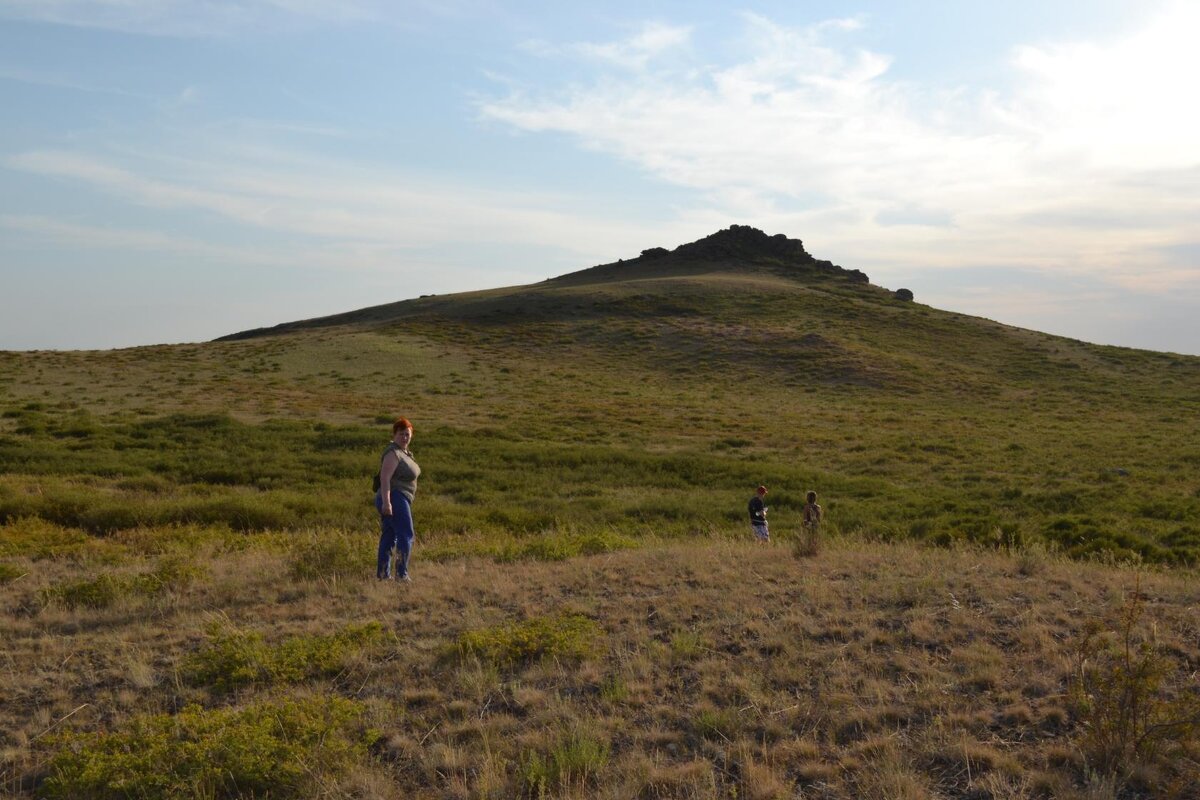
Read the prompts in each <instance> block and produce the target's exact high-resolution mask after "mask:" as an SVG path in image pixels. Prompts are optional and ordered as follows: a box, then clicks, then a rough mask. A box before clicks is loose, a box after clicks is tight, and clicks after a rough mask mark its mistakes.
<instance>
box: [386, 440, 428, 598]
mask: <svg viewBox="0 0 1200 800" xmlns="http://www.w3.org/2000/svg"><path fill="white" fill-rule="evenodd" d="M412 436H413V426H412V423H411V422H409V421H408V420H406V419H405V418H404V417H399V418H398V419H397V420H396V421H395V422H393V423H392V441H391V443H390V444H388V446H387V447H386V448H385V449H384V451H383V456H382V458H380V460H379V491H378V492H377V493H376V495H375V507H376V508H377V509H379V517H380V528H381V529H382V532H381V533H380V536H379V555H378V559H377V561H376V563H375V577H376V578H379V579H380V580H387V579H388V578H390V577H392V576H393V575H395V578H396V580H398V581H408V580H411V578H409V577H408V557H409V555H410V554H411V553H412V545H413V539H414V538H416V534H415V533H414V531H413V521H412V501H413V497H414V496H415V495H416V493H417V478H419V477H420V476H421V468H420V467H419V466H417V462H416V461H415V460H413V456H412V453H410V452H409V450H408V445H409V443H410V442H411V441H412ZM393 547H394V548H396V550H397V551H399V559H398V560H397V562H396V564H395V569H393V567H392V548H393Z"/></svg>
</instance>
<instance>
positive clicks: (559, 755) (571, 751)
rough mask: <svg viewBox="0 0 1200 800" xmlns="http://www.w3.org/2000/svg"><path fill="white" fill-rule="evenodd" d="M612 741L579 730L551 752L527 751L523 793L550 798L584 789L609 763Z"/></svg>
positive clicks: (522, 773) (522, 774) (522, 767)
mask: <svg viewBox="0 0 1200 800" xmlns="http://www.w3.org/2000/svg"><path fill="white" fill-rule="evenodd" d="M609 751H610V747H609V744H608V742H606V741H603V740H601V739H598V738H595V737H593V736H591V735H589V734H585V733H581V732H579V731H576V732H574V733H570V734H567V735H565V736H563V737H562V738H560V739H559V740H558V741H557V742H555V743H554V745H553V746H552V747H550V748H549V750H548V751H547V752H540V751H537V750H527V751H525V752H524V753H523V754H522V755H521V760H520V779H521V789H522V794H524V795H527V796H529V797H538V798H541V797H546V796H547V794H548V793H550V792H564V791H568V790H570V789H571V788H572V787H576V786H578V787H582V786H584V785H585V784H587V783H588V782H589V781H592V780H594V779H595V778H596V776H597V775H599V773H600V770H602V769H603V768H604V767H605V766H606V765H607V764H608V757H609Z"/></svg>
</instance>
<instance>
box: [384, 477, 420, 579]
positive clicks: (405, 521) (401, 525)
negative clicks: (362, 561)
mask: <svg viewBox="0 0 1200 800" xmlns="http://www.w3.org/2000/svg"><path fill="white" fill-rule="evenodd" d="M375 508H376V510H378V511H379V515H380V516H379V520H380V526H379V527H380V529H381V532H380V534H379V555H378V557H377V559H376V561H375V577H376V578H390V577H392V548H393V547H394V548H396V549H397V550H398V551H399V552H400V558H399V560H398V561H397V562H396V570H395V575H396V577H397V578H403V577H404V576H405V575H407V574H408V556H409V554H410V553H412V543H413V537H414V536H415V534H414V532H413V521H412V506H411V505H410V504H409V502H408V498H407V497H405V496H404V495H403V494H401V493H400V492H392V515H391V516H390V517H385V516H383V496H382V495H379V494H377V495H375Z"/></svg>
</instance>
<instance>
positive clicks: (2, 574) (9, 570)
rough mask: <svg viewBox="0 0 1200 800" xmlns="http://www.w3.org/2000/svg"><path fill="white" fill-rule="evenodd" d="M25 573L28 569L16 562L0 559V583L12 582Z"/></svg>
mask: <svg viewBox="0 0 1200 800" xmlns="http://www.w3.org/2000/svg"><path fill="white" fill-rule="evenodd" d="M25 573H26V570H23V569H21V568H20V567H18V566H17V565H16V564H9V563H7V562H4V561H0V585H3V584H5V583H12V582H13V581H15V580H16V579H17V578H20V577H21V576H22V575H24V574H25Z"/></svg>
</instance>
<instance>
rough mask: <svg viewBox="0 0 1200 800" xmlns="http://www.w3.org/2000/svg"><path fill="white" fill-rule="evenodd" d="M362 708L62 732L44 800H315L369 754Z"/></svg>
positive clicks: (160, 720)
mask: <svg viewBox="0 0 1200 800" xmlns="http://www.w3.org/2000/svg"><path fill="white" fill-rule="evenodd" d="M360 714H361V707H360V706H359V704H357V703H354V702H352V701H349V700H345V699H342V698H313V699H306V700H289V701H284V702H281V703H278V704H260V705H255V706H251V707H249V708H245V709H217V710H211V711H209V710H205V709H202V708H199V707H197V706H189V707H187V708H185V709H184V710H183V711H181V712H180V713H179V714H177V715H174V716H172V715H167V714H161V715H153V716H140V717H135V718H133V719H132V720H130V721H129V722H127V723H125V724H124V725H123V726H122V730H121V731H119V732H113V733H95V734H64V735H61V736H58V737H55V738H54V739H52V740H51V743H52V745H56V746H57V752H56V753H55V754H54V756H53V757H52V759H51V761H50V765H49V770H48V771H49V777H48V778H47V780H46V781H45V783H44V784H42V787H41V794H42V796H43V797H45V798H50V799H51V800H55V799H57V798H63V799H64V800H65V799H66V798H80V797H87V798H91V800H127V799H128V798H138V800H159V799H160V798H161V800H173V799H174V798H179V797H205V798H230V799H231V800H232V799H233V798H246V797H271V798H275V799H276V800H284V799H285V798H309V797H314V796H316V795H317V794H319V789H320V788H321V787H322V786H323V785H324V784H326V782H327V781H328V780H329V779H330V778H333V777H336V776H338V775H340V774H342V773H344V772H345V771H346V770H348V769H349V768H350V767H351V766H352V765H353V764H354V763H355V762H357V761H359V760H361V759H362V758H364V757H365V755H366V749H367V741H366V737H365V736H364V735H363V734H361V733H358V732H356V731H355V727H356V725H355V722H356V720H357V719H358V718H359V716H360Z"/></svg>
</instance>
